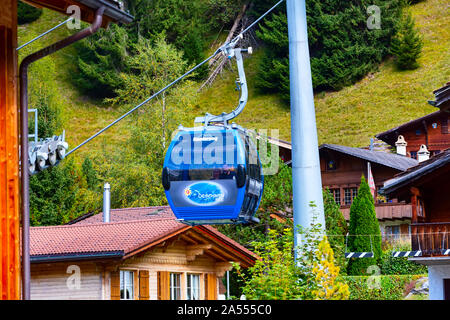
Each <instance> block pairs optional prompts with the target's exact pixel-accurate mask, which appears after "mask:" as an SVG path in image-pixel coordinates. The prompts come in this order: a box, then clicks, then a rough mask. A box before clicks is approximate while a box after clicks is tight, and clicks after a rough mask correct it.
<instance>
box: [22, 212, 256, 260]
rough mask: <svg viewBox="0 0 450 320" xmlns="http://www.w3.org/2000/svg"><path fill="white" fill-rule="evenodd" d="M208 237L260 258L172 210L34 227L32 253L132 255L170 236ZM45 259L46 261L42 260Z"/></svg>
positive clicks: (32, 229) (44, 254)
mask: <svg viewBox="0 0 450 320" xmlns="http://www.w3.org/2000/svg"><path fill="white" fill-rule="evenodd" d="M192 228H193V229H194V230H196V231H197V232H200V233H204V234H208V235H209V236H210V237H212V238H214V241H215V242H218V243H220V244H221V245H222V246H223V247H226V248H228V249H229V250H233V251H237V252H238V253H239V254H240V255H245V256H247V257H248V258H250V260H255V259H256V255H255V254H254V253H253V252H251V251H250V250H248V249H246V248H245V247H244V246H242V245H241V244H239V243H237V242H236V241H234V240H232V239H230V238H228V237H227V236H225V235H224V234H222V233H221V232H219V231H218V230H217V229H215V228H214V227H212V226H196V227H190V226H187V225H185V224H182V223H180V222H178V221H177V220H176V219H175V216H174V215H173V213H172V210H171V209H170V207H168V206H165V207H146V208H126V209H112V210H111V214H110V222H109V223H103V222H102V214H101V213H100V214H97V215H93V216H89V217H86V218H85V219H82V220H79V221H76V222H75V223H73V224H70V225H64V226H51V227H32V228H31V230H30V254H31V257H32V261H33V258H34V259H35V260H37V259H38V258H39V257H47V256H48V257H52V256H71V255H76V256H86V257H88V256H89V255H93V254H100V253H101V254H104V256H107V254H108V253H116V254H118V256H120V257H124V256H129V255H132V254H133V252H135V251H136V250H138V249H140V248H143V247H145V248H149V247H151V246H153V245H156V244H158V243H159V242H161V241H163V240H164V239H166V238H167V237H171V236H174V235H176V234H178V233H180V232H184V231H186V230H189V229H192ZM41 260H42V259H41Z"/></svg>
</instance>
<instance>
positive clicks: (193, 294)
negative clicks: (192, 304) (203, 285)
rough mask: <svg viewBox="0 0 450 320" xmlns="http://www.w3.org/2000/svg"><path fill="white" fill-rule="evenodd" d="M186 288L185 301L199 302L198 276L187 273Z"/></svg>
mask: <svg viewBox="0 0 450 320" xmlns="http://www.w3.org/2000/svg"><path fill="white" fill-rule="evenodd" d="M186 288H187V300H199V299H200V275H199V274H189V273H188V275H187V286H186Z"/></svg>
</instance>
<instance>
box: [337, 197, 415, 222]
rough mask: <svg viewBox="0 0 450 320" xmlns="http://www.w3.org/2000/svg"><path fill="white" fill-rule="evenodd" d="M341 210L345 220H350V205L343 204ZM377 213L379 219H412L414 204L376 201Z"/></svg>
mask: <svg viewBox="0 0 450 320" xmlns="http://www.w3.org/2000/svg"><path fill="white" fill-rule="evenodd" d="M341 212H342V214H343V215H344V218H345V220H347V221H349V220H350V205H342V206H341ZM375 213H376V215H377V219H378V220H379V221H385V220H403V219H411V217H412V206H411V204H405V203H402V202H400V203H398V202H389V203H375Z"/></svg>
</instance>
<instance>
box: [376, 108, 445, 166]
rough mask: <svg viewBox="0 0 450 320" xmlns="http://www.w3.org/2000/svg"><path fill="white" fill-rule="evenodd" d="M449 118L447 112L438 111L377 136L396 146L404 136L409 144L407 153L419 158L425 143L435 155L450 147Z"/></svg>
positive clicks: (431, 154)
mask: <svg viewBox="0 0 450 320" xmlns="http://www.w3.org/2000/svg"><path fill="white" fill-rule="evenodd" d="M449 118H450V114H448V113H447V112H444V111H436V112H433V113H430V114H428V115H426V116H424V117H421V118H418V119H415V120H412V121H409V122H407V123H404V124H402V125H400V126H398V127H396V128H393V129H390V130H388V131H385V132H382V133H379V134H377V135H376V137H377V138H378V139H380V140H383V141H384V142H386V143H388V144H389V145H391V146H393V147H396V142H397V141H399V137H400V136H402V137H403V140H404V141H405V142H406V144H407V145H406V154H405V155H407V156H409V157H411V158H413V159H418V152H419V150H420V147H421V146H422V145H425V146H426V147H427V150H428V152H430V156H433V155H436V154H438V153H440V152H442V151H443V150H445V149H447V148H450V129H449Z"/></svg>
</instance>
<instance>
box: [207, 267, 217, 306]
mask: <svg viewBox="0 0 450 320" xmlns="http://www.w3.org/2000/svg"><path fill="white" fill-rule="evenodd" d="M205 300H217V277H216V275H215V274H212V273H207V274H205Z"/></svg>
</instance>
